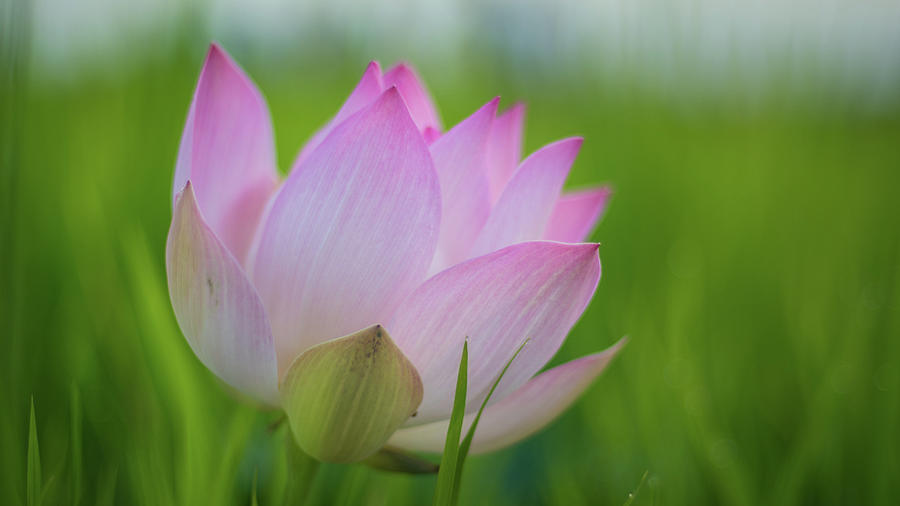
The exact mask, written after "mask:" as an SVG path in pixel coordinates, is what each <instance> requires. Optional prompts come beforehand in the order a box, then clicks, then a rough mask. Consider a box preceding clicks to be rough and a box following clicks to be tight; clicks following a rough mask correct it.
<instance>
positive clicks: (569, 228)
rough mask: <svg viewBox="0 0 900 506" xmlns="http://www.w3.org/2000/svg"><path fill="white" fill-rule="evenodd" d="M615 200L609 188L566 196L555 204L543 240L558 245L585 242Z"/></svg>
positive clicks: (581, 191)
mask: <svg viewBox="0 0 900 506" xmlns="http://www.w3.org/2000/svg"><path fill="white" fill-rule="evenodd" d="M610 196H612V189H610V187H608V186H601V187H599V188H591V189H588V190H579V191H576V192H572V193H567V194H564V195H563V196H561V197H560V198H559V200H557V201H556V206H555V207H554V208H553V213H552V214H551V215H550V221H549V222H548V223H547V229H546V230H544V239H547V240H548V241H559V242H583V241H585V240H587V238H588V236H590V235H591V231H592V230H593V229H594V226H595V225H596V224H597V221H598V220H600V217H601V216H602V215H603V211H604V210H605V209H606V204H607V203H609V198H610Z"/></svg>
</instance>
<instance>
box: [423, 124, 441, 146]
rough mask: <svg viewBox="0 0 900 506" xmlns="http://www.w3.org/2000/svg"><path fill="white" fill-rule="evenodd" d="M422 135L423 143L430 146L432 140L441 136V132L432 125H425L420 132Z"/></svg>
mask: <svg viewBox="0 0 900 506" xmlns="http://www.w3.org/2000/svg"><path fill="white" fill-rule="evenodd" d="M422 137H424V138H425V144H428V145H429V146H431V145H432V144H434V141H436V140H438V139H439V138H440V137H441V132H439V131H438V130H437V129H436V128H434V127H425V130H424V131H423V132H422Z"/></svg>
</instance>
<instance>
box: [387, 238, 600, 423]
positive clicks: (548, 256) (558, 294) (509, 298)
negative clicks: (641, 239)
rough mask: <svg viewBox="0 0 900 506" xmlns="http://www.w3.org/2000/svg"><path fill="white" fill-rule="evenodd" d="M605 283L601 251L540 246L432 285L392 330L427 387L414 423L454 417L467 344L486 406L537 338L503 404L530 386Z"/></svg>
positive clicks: (413, 298)
mask: <svg viewBox="0 0 900 506" xmlns="http://www.w3.org/2000/svg"><path fill="white" fill-rule="evenodd" d="M599 279H600V259H599V257H598V256H597V245H596V244H561V243H555V242H546V241H535V242H526V243H520V244H516V245H513V246H510V247H508V248H504V249H502V250H500V251H497V252H494V253H491V254H489V255H485V256H482V257H478V258H475V259H472V260H469V261H467V262H464V263H461V264H458V265H456V266H453V267H451V268H449V269H447V270H445V271H443V272H441V273H440V274H437V275H436V276H434V277H432V278H431V279H429V280H428V281H426V282H425V283H423V284H422V286H420V287H419V288H417V289H416V291H415V292H413V293H412V294H411V295H410V296H409V297H407V298H406V300H405V301H404V302H403V303H402V304H401V305H400V307H399V308H398V309H397V312H396V313H395V315H394V317H393V318H392V320H391V323H390V324H389V325H388V328H390V329H391V334H392V335H393V336H394V341H396V343H397V345H398V346H400V348H401V349H402V350H403V352H404V353H405V354H406V356H407V357H409V359H410V360H412V362H413V364H415V366H416V369H417V370H418V371H419V372H420V374H421V375H422V382H423V384H424V385H425V398H424V399H423V401H422V404H421V405H420V406H419V410H418V415H417V416H416V417H415V418H414V419H412V420H411V421H410V423H409V424H410V425H414V424H422V423H427V422H431V421H435V420H440V419H442V418H446V417H449V414H450V408H451V405H452V403H453V392H454V388H455V382H456V371H457V367H458V366H459V354H460V352H461V350H462V346H463V341H464V340H465V339H466V338H467V337H468V339H469V386H468V393H469V395H468V404H469V405H475V404H477V403H480V402H481V399H483V398H484V396H485V395H486V394H487V390H488V388H489V387H490V385H491V384H492V383H493V381H494V379H495V378H496V376H497V374H498V373H499V372H500V370H501V369H502V368H503V366H504V364H505V363H506V362H507V361H508V360H509V358H510V357H511V356H512V354H513V353H514V352H515V350H516V349H517V348H518V347H519V345H521V344H522V342H524V341H525V340H526V339H529V341H528V344H527V345H526V346H525V348H523V349H522V352H521V353H520V354H519V356H518V357H517V358H516V360H515V361H514V362H513V363H512V365H511V366H510V368H509V370H508V371H507V373H506V375H505V376H504V377H503V381H502V382H501V383H500V385H498V387H497V391H496V395H497V399H501V398H503V397H504V396H505V395H506V394H507V393H509V392H511V391H513V390H515V389H516V388H518V387H519V386H521V385H522V384H524V383H525V381H527V380H528V379H529V378H531V377H532V376H533V375H534V374H535V373H536V372H537V371H539V370H540V368H541V367H543V366H544V364H546V363H547V361H548V360H550V358H551V357H553V355H554V354H555V353H556V351H557V350H558V349H559V347H560V345H561V344H562V342H563V340H565V338H566V335H567V334H568V333H569V330H570V329H571V328H572V326H573V325H574V324H575V322H576V321H577V320H578V318H579V317H580V316H581V313H582V312H583V311H584V309H585V308H586V307H587V304H588V302H589V301H590V299H591V296H592V295H593V294H594V290H595V289H596V287H597V282H598V281H599Z"/></svg>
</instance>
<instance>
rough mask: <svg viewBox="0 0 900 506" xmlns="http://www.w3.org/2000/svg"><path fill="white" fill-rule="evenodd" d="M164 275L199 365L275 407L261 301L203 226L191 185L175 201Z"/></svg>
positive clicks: (268, 335)
mask: <svg viewBox="0 0 900 506" xmlns="http://www.w3.org/2000/svg"><path fill="white" fill-rule="evenodd" d="M166 274H167V275H168V280H169V297H170V298H171V299H172V307H173V308H174V310H175V317H176V319H177V320H178V325H179V326H180V327H181V330H182V332H184V336H185V338H187V341H188V343H189V344H190V345H191V349H192V350H194V353H195V354H196V355H197V357H198V358H200V361H201V362H203V363H204V364H205V365H206V367H208V368H209V369H210V370H211V371H212V372H214V373H215V374H216V375H217V376H219V377H220V378H222V379H223V380H224V381H225V382H226V383H228V384H229V385H231V386H233V387H235V388H237V389H238V390H241V391H243V392H245V393H247V394H250V395H252V396H254V397H256V398H258V399H260V400H263V401H265V402H268V403H271V404H277V403H278V377H277V367H276V360H275V345H274V341H273V339H272V331H271V330H270V328H269V322H268V320H267V319H266V313H265V310H264V309H263V305H262V301H261V300H260V299H259V296H258V295H257V293H256V290H254V288H253V286H252V285H251V284H250V281H249V280H248V279H247V277H246V276H245V275H244V272H243V270H241V267H240V265H239V264H238V263H237V261H236V260H235V258H234V256H233V255H232V254H231V253H230V252H229V251H228V249H227V248H225V246H224V245H223V244H222V243H221V242H220V241H219V240H218V239H217V238H216V235H215V233H214V232H213V231H212V230H211V229H210V227H209V226H207V224H206V223H205V222H204V220H203V216H202V215H201V212H200V209H199V207H198V206H197V201H196V199H195V197H194V190H193V186H192V184H191V183H190V182H188V183H187V185H186V186H185V189H184V191H183V192H182V193H181V194H179V195H178V196H176V197H175V212H174V215H173V216H172V226H171V228H170V229H169V238H168V242H167V244H166Z"/></svg>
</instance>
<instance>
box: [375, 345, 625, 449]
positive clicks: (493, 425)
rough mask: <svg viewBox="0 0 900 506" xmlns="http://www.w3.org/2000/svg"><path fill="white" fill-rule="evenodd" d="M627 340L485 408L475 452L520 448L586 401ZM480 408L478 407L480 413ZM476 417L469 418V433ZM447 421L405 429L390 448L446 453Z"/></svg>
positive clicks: (554, 371) (550, 372)
mask: <svg viewBox="0 0 900 506" xmlns="http://www.w3.org/2000/svg"><path fill="white" fill-rule="evenodd" d="M625 342H626V340H625V339H622V340H620V341H619V342H617V343H616V344H614V345H613V346H611V347H610V348H608V349H607V350H605V351H602V352H600V353H595V354H593V355H588V356H586V357H581V358H579V359H576V360H573V361H571V362H567V363H565V364H563V365H560V366H557V367H554V368H553V369H550V370H548V371H545V372H543V373H541V374H539V375H537V376H535V377H534V378H532V379H530V380H528V382H527V383H525V384H524V385H522V386H521V387H520V388H519V389H518V390H516V391H515V392H513V393H511V394H510V395H508V396H507V397H505V398H504V399H502V400H500V401H498V402H497V403H496V404H492V405H490V406H488V407H487V408H485V410H484V413H483V414H482V416H481V420H480V421H479V422H478V427H477V428H476V429H475V437H474V438H473V439H472V447H471V452H472V453H486V452H490V451H494V450H499V449H500V448H503V447H505V446H509V445H511V444H513V443H516V442H518V441H520V440H522V439H525V438H526V437H528V436H530V435H532V434H534V433H535V432H537V431H539V430H541V429H543V428H544V427H546V426H547V425H549V424H550V422H552V421H553V420H555V419H556V417H558V416H559V415H560V414H562V413H563V412H564V411H566V410H567V409H569V407H570V406H571V405H572V404H573V403H574V402H575V401H576V400H577V399H578V398H579V397H580V396H581V394H582V393H583V392H584V391H585V390H586V389H587V388H588V387H589V386H590V385H591V383H593V381H594V380H595V379H596V378H597V376H599V375H600V373H601V372H603V370H604V369H606V366H607V365H608V364H609V362H610V361H611V360H612V359H613V357H615V355H616V354H617V353H618V352H619V350H621V349H622V346H624V345H625ZM474 409H477V408H474ZM474 419H475V413H470V414H468V415H466V418H465V419H464V420H463V431H464V432H465V431H468V430H469V427H470V426H471V425H472V422H473V421H474ZM448 423H449V422H448V421H447V420H441V421H439V422H432V423H429V424H426V425H419V426H416V427H408V428H405V429H400V430H398V431H397V432H395V433H394V435H393V436H391V439H390V440H389V441H388V444H389V445H391V446H395V447H398V448H404V449H406V450H411V451H424V452H436V453H440V452H441V451H443V448H444V440H445V439H446V437H447V436H446V435H447V425H448Z"/></svg>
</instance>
